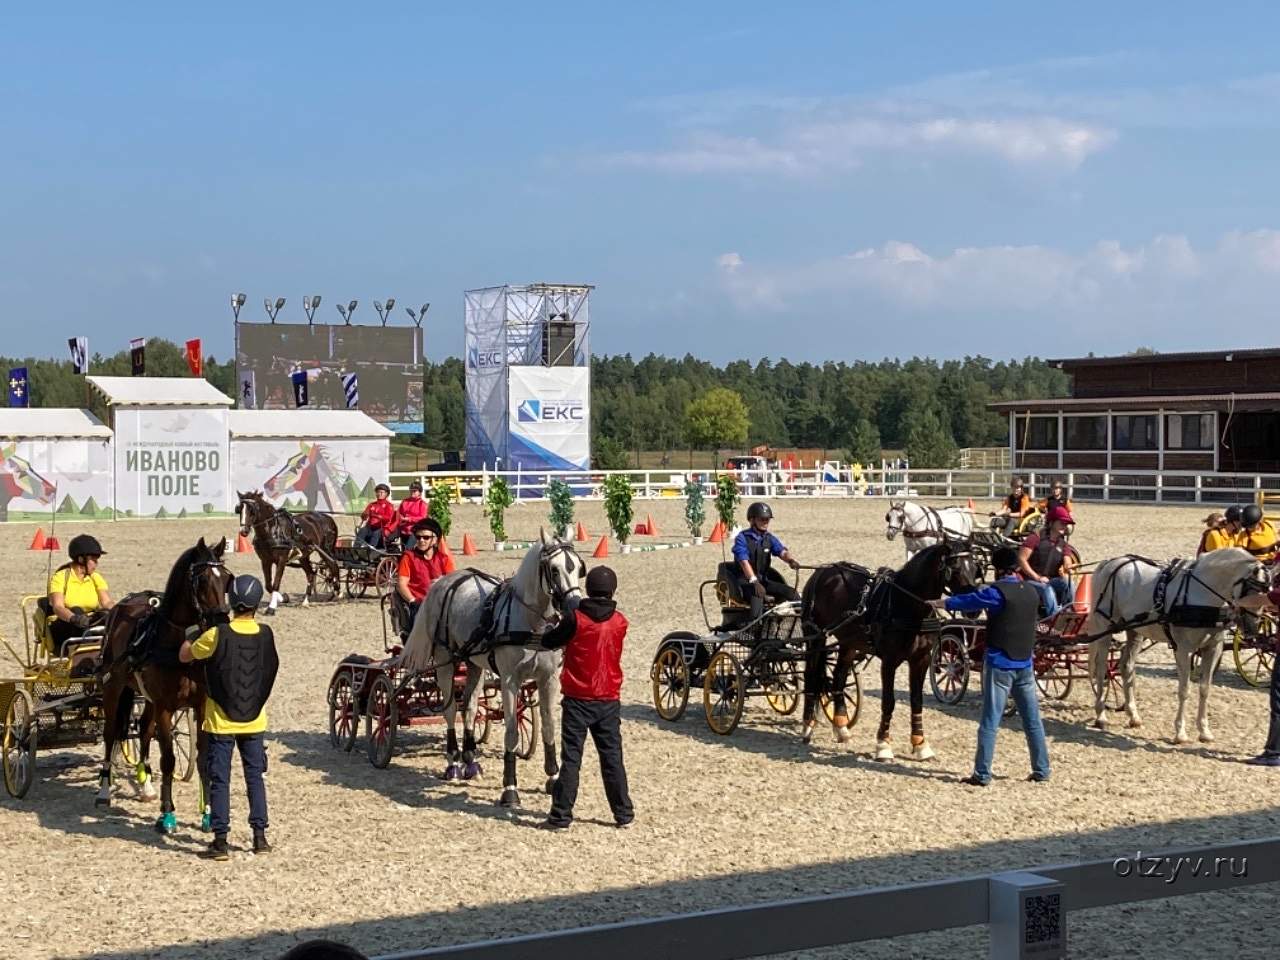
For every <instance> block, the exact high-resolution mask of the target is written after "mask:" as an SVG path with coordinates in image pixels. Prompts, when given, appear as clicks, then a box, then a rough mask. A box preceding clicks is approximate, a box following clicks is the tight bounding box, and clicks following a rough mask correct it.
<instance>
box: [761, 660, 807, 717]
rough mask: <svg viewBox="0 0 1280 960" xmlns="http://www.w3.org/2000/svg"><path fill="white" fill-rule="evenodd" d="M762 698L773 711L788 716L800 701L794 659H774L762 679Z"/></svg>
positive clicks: (798, 677)
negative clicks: (767, 672) (767, 673)
mask: <svg viewBox="0 0 1280 960" xmlns="http://www.w3.org/2000/svg"><path fill="white" fill-rule="evenodd" d="M764 698H765V699H766V700H768V701H769V706H771V707H773V710H774V712H775V713H777V714H780V715H781V716H784V717H789V716H791V714H793V713H795V712H796V707H797V706H798V705H799V703H800V671H799V670H798V669H797V668H796V662H795V661H794V660H781V661H775V662H774V663H773V664H771V669H770V672H769V676H767V677H766V678H765V681H764Z"/></svg>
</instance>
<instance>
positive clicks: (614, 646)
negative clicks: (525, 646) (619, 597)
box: [540, 567, 636, 830]
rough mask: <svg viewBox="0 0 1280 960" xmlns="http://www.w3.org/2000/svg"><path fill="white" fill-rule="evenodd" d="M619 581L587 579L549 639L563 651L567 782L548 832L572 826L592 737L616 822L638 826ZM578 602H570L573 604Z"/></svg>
mask: <svg viewBox="0 0 1280 960" xmlns="http://www.w3.org/2000/svg"><path fill="white" fill-rule="evenodd" d="M617 589H618V577H617V575H616V574H615V573H614V572H613V571H612V570H610V569H609V568H608V567H596V568H594V569H593V570H592V571H591V572H590V573H588V574H587V596H586V599H584V600H582V601H580V602H578V603H577V605H576V606H572V605H571V606H570V608H569V609H568V610H566V611H565V615H564V616H563V618H562V619H561V621H560V623H559V624H557V625H556V626H555V627H553V628H552V629H551V630H550V631H549V632H548V633H547V634H546V635H544V636H543V638H542V645H543V646H544V647H547V648H548V649H553V650H554V649H558V648H559V647H564V668H563V669H562V670H561V672H560V690H561V692H562V693H563V694H564V699H563V701H562V702H561V713H560V731H561V743H560V763H561V767H560V777H559V779H558V780H556V785H555V790H554V791H553V792H552V794H551V813H550V814H549V815H548V816H547V819H546V821H545V822H543V823H542V824H540V826H541V827H542V829H544V830H566V829H568V827H569V825H570V824H571V823H573V805H574V803H575V802H577V799H578V774H579V772H580V770H581V768H582V748H583V745H584V744H585V743H586V739H587V734H588V733H590V734H591V739H592V741H593V742H594V743H595V745H596V753H597V754H599V755H600V776H601V777H602V778H603V779H604V793H605V796H606V797H607V798H608V800H609V808H610V809H611V810H612V811H613V819H614V822H615V823H616V824H617V825H618V826H619V827H627V826H629V825H630V824H631V821H632V820H634V819H635V817H636V814H635V809H634V808H633V807H632V805H631V795H630V793H629V792H628V791H627V771H626V768H625V767H624V766H623V763H622V704H621V703H620V697H621V695H622V641H623V639H624V638H625V637H626V635H627V618H626V617H624V616H623V615H622V614H621V613H619V612H618V605H617V603H615V602H614V599H613V595H614V593H615V592H616V591H617ZM572 602H573V601H572V600H571V601H570V603H571V604H572Z"/></svg>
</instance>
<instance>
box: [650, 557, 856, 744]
mask: <svg viewBox="0 0 1280 960" xmlns="http://www.w3.org/2000/svg"><path fill="white" fill-rule="evenodd" d="M709 592H710V593H711V594H712V595H713V597H714V606H712V604H711V602H710V600H709V598H708V593H709ZM698 599H699V602H700V604H701V606H702V617H703V620H704V621H705V623H706V629H707V632H706V633H701V634H699V633H693V632H690V631H685V630H677V631H675V632H673V633H669V634H667V635H666V636H665V637H663V638H662V642H661V643H659V644H658V649H657V651H656V652H655V654H654V657H653V664H652V666H651V667H650V679H651V681H652V685H653V705H654V709H655V710H657V712H658V716H660V717H661V718H662V719H663V720H667V721H670V722H675V721H677V720H679V719H680V718H681V717H682V716H684V712H685V709H686V708H687V707H688V705H689V694H690V691H691V690H692V689H693V688H695V687H701V688H702V706H703V712H704V714H705V716H706V720H707V726H709V727H710V728H711V730H712V731H713V732H714V733H717V734H720V735H721V736H728V735H729V734H731V733H733V731H734V730H735V729H737V726H738V723H739V721H741V719H742V713H743V710H744V709H745V706H746V701H747V700H748V699H749V698H751V697H760V696H763V697H764V699H765V702H766V703H768V704H769V706H770V707H771V708H772V709H773V711H774V712H775V713H777V714H779V715H781V716H784V717H785V716H789V715H790V714H792V713H794V712H795V709H796V707H797V706H798V705H799V703H800V697H801V694H802V692H803V690H804V686H803V677H804V666H805V648H806V644H807V642H808V640H809V639H810V638H811V637H812V635H813V633H814V632H815V628H814V627H813V626H812V625H810V624H806V623H805V622H804V620H803V618H802V616H801V614H800V604H799V603H798V602H795V601H783V602H780V603H777V604H774V605H773V606H772V607H766V608H765V610H764V613H763V614H762V615H761V616H759V617H757V618H755V619H752V618H751V605H750V603H749V602H748V600H747V598H746V597H744V596H743V595H742V588H741V581H740V580H739V578H738V577H737V576H736V571H735V570H734V569H733V564H730V563H721V564H720V566H719V569H718V570H717V573H716V578H715V579H714V580H707V581H704V582H703V583H702V584H701V586H700V587H699V590H698ZM713 609H714V610H718V611H719V618H720V619H719V622H718V623H715V624H713V623H712V614H711V611H712V610H713ZM835 656H836V647H835V645H834V644H829V646H828V649H827V651H826V660H827V665H826V670H827V676H828V680H830V678H831V677H832V675H833V673H834V667H835ZM864 663H865V661H864ZM830 687H831V684H830V683H828V684H827V689H828V690H830ZM835 697H843V698H844V699H845V701H846V703H847V705H848V708H849V712H850V724H851V725H852V724H853V723H856V722H857V719H858V713H859V711H860V710H861V708H862V688H861V685H860V683H859V680H858V671H857V670H853V671H850V674H849V682H848V684H847V685H846V687H845V689H844V690H842V691H839V692H836V693H834V694H833V693H823V694H822V698H821V702H822V709H823V711H824V712H825V713H826V715H827V718H828V719H829V720H830V719H833V718H834V716H835V706H836V701H835Z"/></svg>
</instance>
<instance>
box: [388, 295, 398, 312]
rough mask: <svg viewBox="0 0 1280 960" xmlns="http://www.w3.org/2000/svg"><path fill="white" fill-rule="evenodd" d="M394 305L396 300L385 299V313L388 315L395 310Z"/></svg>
mask: <svg viewBox="0 0 1280 960" xmlns="http://www.w3.org/2000/svg"><path fill="white" fill-rule="evenodd" d="M395 305H396V298H395V297H388V298H387V313H390V312H391V311H392V310H393V309H395Z"/></svg>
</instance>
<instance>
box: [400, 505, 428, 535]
mask: <svg viewBox="0 0 1280 960" xmlns="http://www.w3.org/2000/svg"><path fill="white" fill-rule="evenodd" d="M426 515H427V499H426V497H419V498H418V499H417V500H414V499H413V498H412V497H405V498H404V499H403V500H401V501H400V532H401V533H413V525H414V524H415V523H417V522H418V521H419V520H421V519H423V518H424V517H425V516H426Z"/></svg>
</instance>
